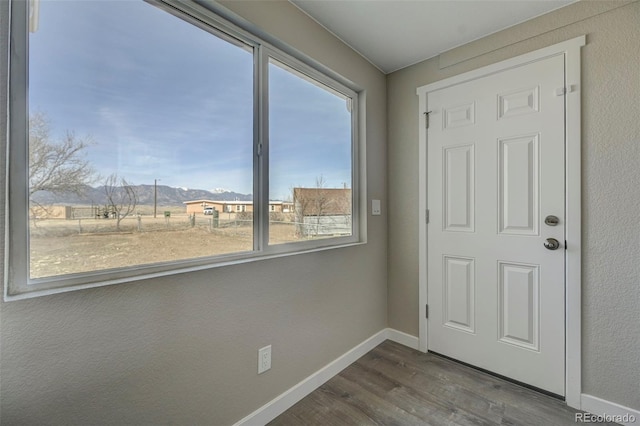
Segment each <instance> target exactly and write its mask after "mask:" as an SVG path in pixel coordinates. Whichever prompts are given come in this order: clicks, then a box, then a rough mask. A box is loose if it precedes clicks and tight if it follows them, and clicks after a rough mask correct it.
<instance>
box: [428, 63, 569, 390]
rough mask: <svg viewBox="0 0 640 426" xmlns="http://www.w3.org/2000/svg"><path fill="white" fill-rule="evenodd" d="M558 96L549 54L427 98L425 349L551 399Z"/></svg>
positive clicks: (560, 140)
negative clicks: (551, 246)
mask: <svg viewBox="0 0 640 426" xmlns="http://www.w3.org/2000/svg"><path fill="white" fill-rule="evenodd" d="M563 87H564V57H563V56H562V55H558V56H554V57H551V58H546V59H543V60H539V61H537V62H533V63H529V64H527V65H523V66H519V67H516V68H512V69H508V70H505V71H502V72H499V73H496V74H492V75H489V76H485V77H482V78H479V79H477V80H473V81H468V82H465V83H461V84H457V85H454V86H450V87H447V88H444V89H440V90H436V91H433V92H429V93H428V94H427V103H428V110H430V111H432V112H431V117H430V126H429V130H428V142H427V143H428V150H427V153H428V160H427V164H428V172H427V173H428V174H427V178H428V208H429V212H430V221H429V225H428V248H427V251H428V287H427V293H428V300H429V319H428V348H429V350H431V351H434V352H438V353H441V354H443V355H447V356H450V357H453V358H455V359H458V360H460V361H464V362H466V363H469V364H472V365H475V366H478V367H481V368H484V369H487V370H490V371H493V372H495V373H498V374H501V375H503V376H507V377H509V378H512V379H514V380H517V381H520V382H524V383H527V384H530V385H532V386H536V387H538V388H540V389H544V390H546V391H549V392H552V393H554V394H558V395H564V394H565V391H564V382H565V374H564V371H565V370H564V342H565V337H564V334H565V324H564V306H565V302H564V299H565V289H564V235H565V234H564V215H565V209H564V199H565V197H564V191H565V183H564V182H565V172H564V164H565V161H564V152H565V150H564V97H563V94H562V92H559V91H558V90H559V89H561V88H563ZM550 215H552V216H556V217H557V218H558V219H559V221H558V223H557V224H556V225H555V226H552V225H547V224H546V223H545V218H546V217H547V216H550ZM548 238H555V239H556V240H557V241H558V242H559V243H560V246H559V248H558V249H556V250H550V249H548V248H546V247H545V245H544V243H545V241H546V240H547V239H548Z"/></svg>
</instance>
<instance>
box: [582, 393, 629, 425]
mask: <svg viewBox="0 0 640 426" xmlns="http://www.w3.org/2000/svg"><path fill="white" fill-rule="evenodd" d="M580 405H581V408H582V410H583V411H586V412H588V413H591V414H595V415H597V416H603V417H605V419H604V420H605V421H609V422H614V423H620V424H621V425H625V426H627V425H634V426H636V425H638V424H639V423H640V411H638V410H634V409H633V408H629V407H625V406H622V405H620V404H616V403H615V402H611V401H607V400H605V399H601V398H598V397H595V396H592V395H587V394H584V393H583V394H582V395H581V396H580ZM608 416H611V417H608Z"/></svg>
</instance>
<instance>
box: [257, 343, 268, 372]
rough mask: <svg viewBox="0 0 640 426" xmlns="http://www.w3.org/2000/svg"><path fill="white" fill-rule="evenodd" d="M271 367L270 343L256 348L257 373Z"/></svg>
mask: <svg viewBox="0 0 640 426" xmlns="http://www.w3.org/2000/svg"><path fill="white" fill-rule="evenodd" d="M270 369H271V345H269V346H265V347H264V348H262V349H259V350H258V374H262V373H264V372H265V371H267V370H270Z"/></svg>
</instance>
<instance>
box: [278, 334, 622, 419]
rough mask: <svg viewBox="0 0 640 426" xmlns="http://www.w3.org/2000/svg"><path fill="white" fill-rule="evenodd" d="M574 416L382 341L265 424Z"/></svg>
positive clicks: (525, 392) (530, 394)
mask: <svg viewBox="0 0 640 426" xmlns="http://www.w3.org/2000/svg"><path fill="white" fill-rule="evenodd" d="M576 413H577V411H576V410H573V409H571V408H569V407H567V406H566V405H565V404H564V402H562V401H560V400H557V399H554V398H552V397H549V396H547V395H543V394H541V393H539V392H535V391H533V390H531V389H527V388H524V387H522V386H519V385H516V384H514V383H510V382H507V381H505V380H502V379H499V378H497V377H494V376H491V375H489V374H486V373H483V372H480V371H478V370H475V369H473V368H471V367H467V366H464V365H461V364H459V363H456V362H454V361H451V360H448V359H445V358H442V357H439V356H436V355H433V354H425V353H422V352H419V351H415V350H413V349H410V348H407V347H405V346H402V345H400V344H398V343H395V342H391V341H385V342H383V343H382V344H380V345H379V346H377V347H376V348H374V349H373V350H371V351H370V352H368V353H367V354H365V355H364V356H362V357H361V358H360V359H358V360H357V361H356V362H354V363H353V364H351V365H350V366H348V367H347V368H345V369H344V370H343V371H342V372H341V373H340V374H338V375H337V376H335V377H333V378H332V379H330V380H329V381H327V382H326V383H325V384H324V385H322V386H321V387H319V388H318V389H316V390H315V391H314V392H312V393H311V394H309V395H307V396H306V397H305V398H303V399H302V400H301V401H299V402H298V403H297V404H295V405H294V406H293V407H291V408H290V409H289V410H287V411H286V412H285V413H283V414H282V415H280V416H278V417H277V418H276V419H274V420H273V421H272V422H271V423H270V425H272V426H290V425H291V426H299V425H305V426H306V425H308V426H314V425H319V426H320V425H321V426H342V425H358V426H360V425H363V426H365V425H366V426H368V425H384V426H388V425H398V426H404V425H433V426H444V425H447V426H452V425H460V426H480V425H487V426H489V425H503V426H543V425H544V426H547V425H548V426H564V425H567V426H568V425H575V424H576V422H575V414H576ZM608 425H613V424H608Z"/></svg>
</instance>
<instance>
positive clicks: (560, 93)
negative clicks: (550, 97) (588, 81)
mask: <svg viewBox="0 0 640 426" xmlns="http://www.w3.org/2000/svg"><path fill="white" fill-rule="evenodd" d="M566 94H567V88H566V87H558V88H557V89H556V96H564V95H566Z"/></svg>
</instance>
